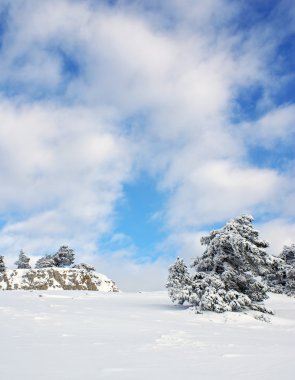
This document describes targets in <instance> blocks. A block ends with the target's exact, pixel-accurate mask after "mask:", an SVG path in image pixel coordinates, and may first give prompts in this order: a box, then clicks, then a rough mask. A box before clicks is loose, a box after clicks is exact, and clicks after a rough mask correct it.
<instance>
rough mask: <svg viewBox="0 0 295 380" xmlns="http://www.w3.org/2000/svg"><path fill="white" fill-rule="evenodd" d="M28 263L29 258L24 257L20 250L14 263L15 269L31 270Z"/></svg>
mask: <svg viewBox="0 0 295 380" xmlns="http://www.w3.org/2000/svg"><path fill="white" fill-rule="evenodd" d="M29 262H30V258H29V257H28V256H26V255H25V253H24V251H23V250H21V251H20V253H19V257H18V260H17V261H16V262H15V265H16V266H17V269H31V266H30V264H29Z"/></svg>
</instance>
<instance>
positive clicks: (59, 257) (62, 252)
mask: <svg viewBox="0 0 295 380" xmlns="http://www.w3.org/2000/svg"><path fill="white" fill-rule="evenodd" d="M53 259H54V262H55V266H57V267H59V268H64V267H67V266H70V265H72V264H73V263H74V261H75V254H74V251H73V249H70V248H69V247H68V246H66V245H62V246H61V247H60V248H59V250H58V251H57V252H56V254H55V255H54V256H53Z"/></svg>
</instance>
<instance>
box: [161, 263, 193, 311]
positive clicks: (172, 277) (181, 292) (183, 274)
mask: <svg viewBox="0 0 295 380" xmlns="http://www.w3.org/2000/svg"><path fill="white" fill-rule="evenodd" d="M166 288H167V289H168V294H169V297H170V298H171V300H172V302H177V303H178V304H180V305H182V304H183V303H184V302H185V301H189V297H190V293H191V278H190V275H189V273H188V270H187V266H186V265H185V263H184V261H183V259H180V258H179V257H177V259H176V262H175V263H174V264H173V265H171V266H170V268H169V275H168V281H167V284H166Z"/></svg>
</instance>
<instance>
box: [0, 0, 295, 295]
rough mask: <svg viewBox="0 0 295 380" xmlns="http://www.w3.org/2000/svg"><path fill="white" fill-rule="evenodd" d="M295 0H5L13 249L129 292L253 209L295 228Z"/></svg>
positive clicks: (5, 158)
mask: <svg viewBox="0 0 295 380" xmlns="http://www.w3.org/2000/svg"><path fill="white" fill-rule="evenodd" d="M294 25H295V6H294V2H293V1H291V0H281V1H239V2H234V1H230V0H210V1H206V2H204V1H198V0H197V1H196V0H182V1H180V0H170V1H164V0H163V1H153V0H150V1H143V0H142V1H91V0H76V1H70V0H50V1H49V0H48V1H47V0H44V1H42V2H40V1H37V0H14V1H12V0H1V1H0V183H1V187H0V251H1V253H2V254H3V255H5V258H6V262H7V263H8V265H11V266H13V262H14V261H15V259H16V257H17V254H18V251H19V250H20V249H23V250H24V251H25V252H27V254H28V255H30V256H31V257H32V260H33V261H34V260H36V259H37V258H38V257H40V256H41V255H43V254H45V253H52V252H55V251H56V250H57V249H58V247H59V246H60V245H62V244H68V245H70V246H71V247H72V248H74V249H75V251H76V255H77V261H87V262H89V263H92V264H94V265H95V266H96V267H97V270H98V271H100V272H103V273H106V274H108V275H109V276H111V277H112V278H114V280H116V281H117V282H118V283H119V285H120V286H121V288H122V289H126V290H138V289H145V290H152V289H160V288H162V287H163V286H164V283H165V279H166V276H167V267H168V265H169V264H170V263H171V262H172V261H173V260H174V258H175V256H176V255H181V256H183V257H184V258H185V259H186V260H188V261H189V259H190V258H191V257H193V256H195V255H199V254H201V253H202V247H201V246H200V243H199V240H200V237H201V236H202V235H203V234H206V233H207V232H208V231H209V230H210V229H212V228H216V227H219V226H222V225H223V224H224V223H225V222H226V221H227V220H228V219H230V218H232V217H235V216H238V215H239V214H241V213H251V214H252V215H253V216H254V217H255V220H256V226H257V228H258V229H259V230H260V231H261V235H262V237H263V238H265V239H267V240H269V241H270V243H271V246H270V252H271V253H274V254H276V253H278V252H279V251H280V250H281V248H282V246H283V245H284V244H291V243H294V236H295V220H294V215H295V183H294V167H295V166H294V162H295V153H294V152H295V149H294V147H295V127H294V124H295V91H294V88H295V70H294V68H295V42H294V41H295V38H294V37H295V27H294Z"/></svg>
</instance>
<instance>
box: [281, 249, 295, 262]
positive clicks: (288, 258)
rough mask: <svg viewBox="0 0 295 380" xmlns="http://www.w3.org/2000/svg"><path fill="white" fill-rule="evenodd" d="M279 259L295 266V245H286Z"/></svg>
mask: <svg viewBox="0 0 295 380" xmlns="http://www.w3.org/2000/svg"><path fill="white" fill-rule="evenodd" d="M279 257H280V258H281V259H282V260H284V262H285V263H286V264H288V265H294V266H295V244H291V245H290V246H288V245H284V248H283V251H282V252H281V253H280V255H279Z"/></svg>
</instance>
